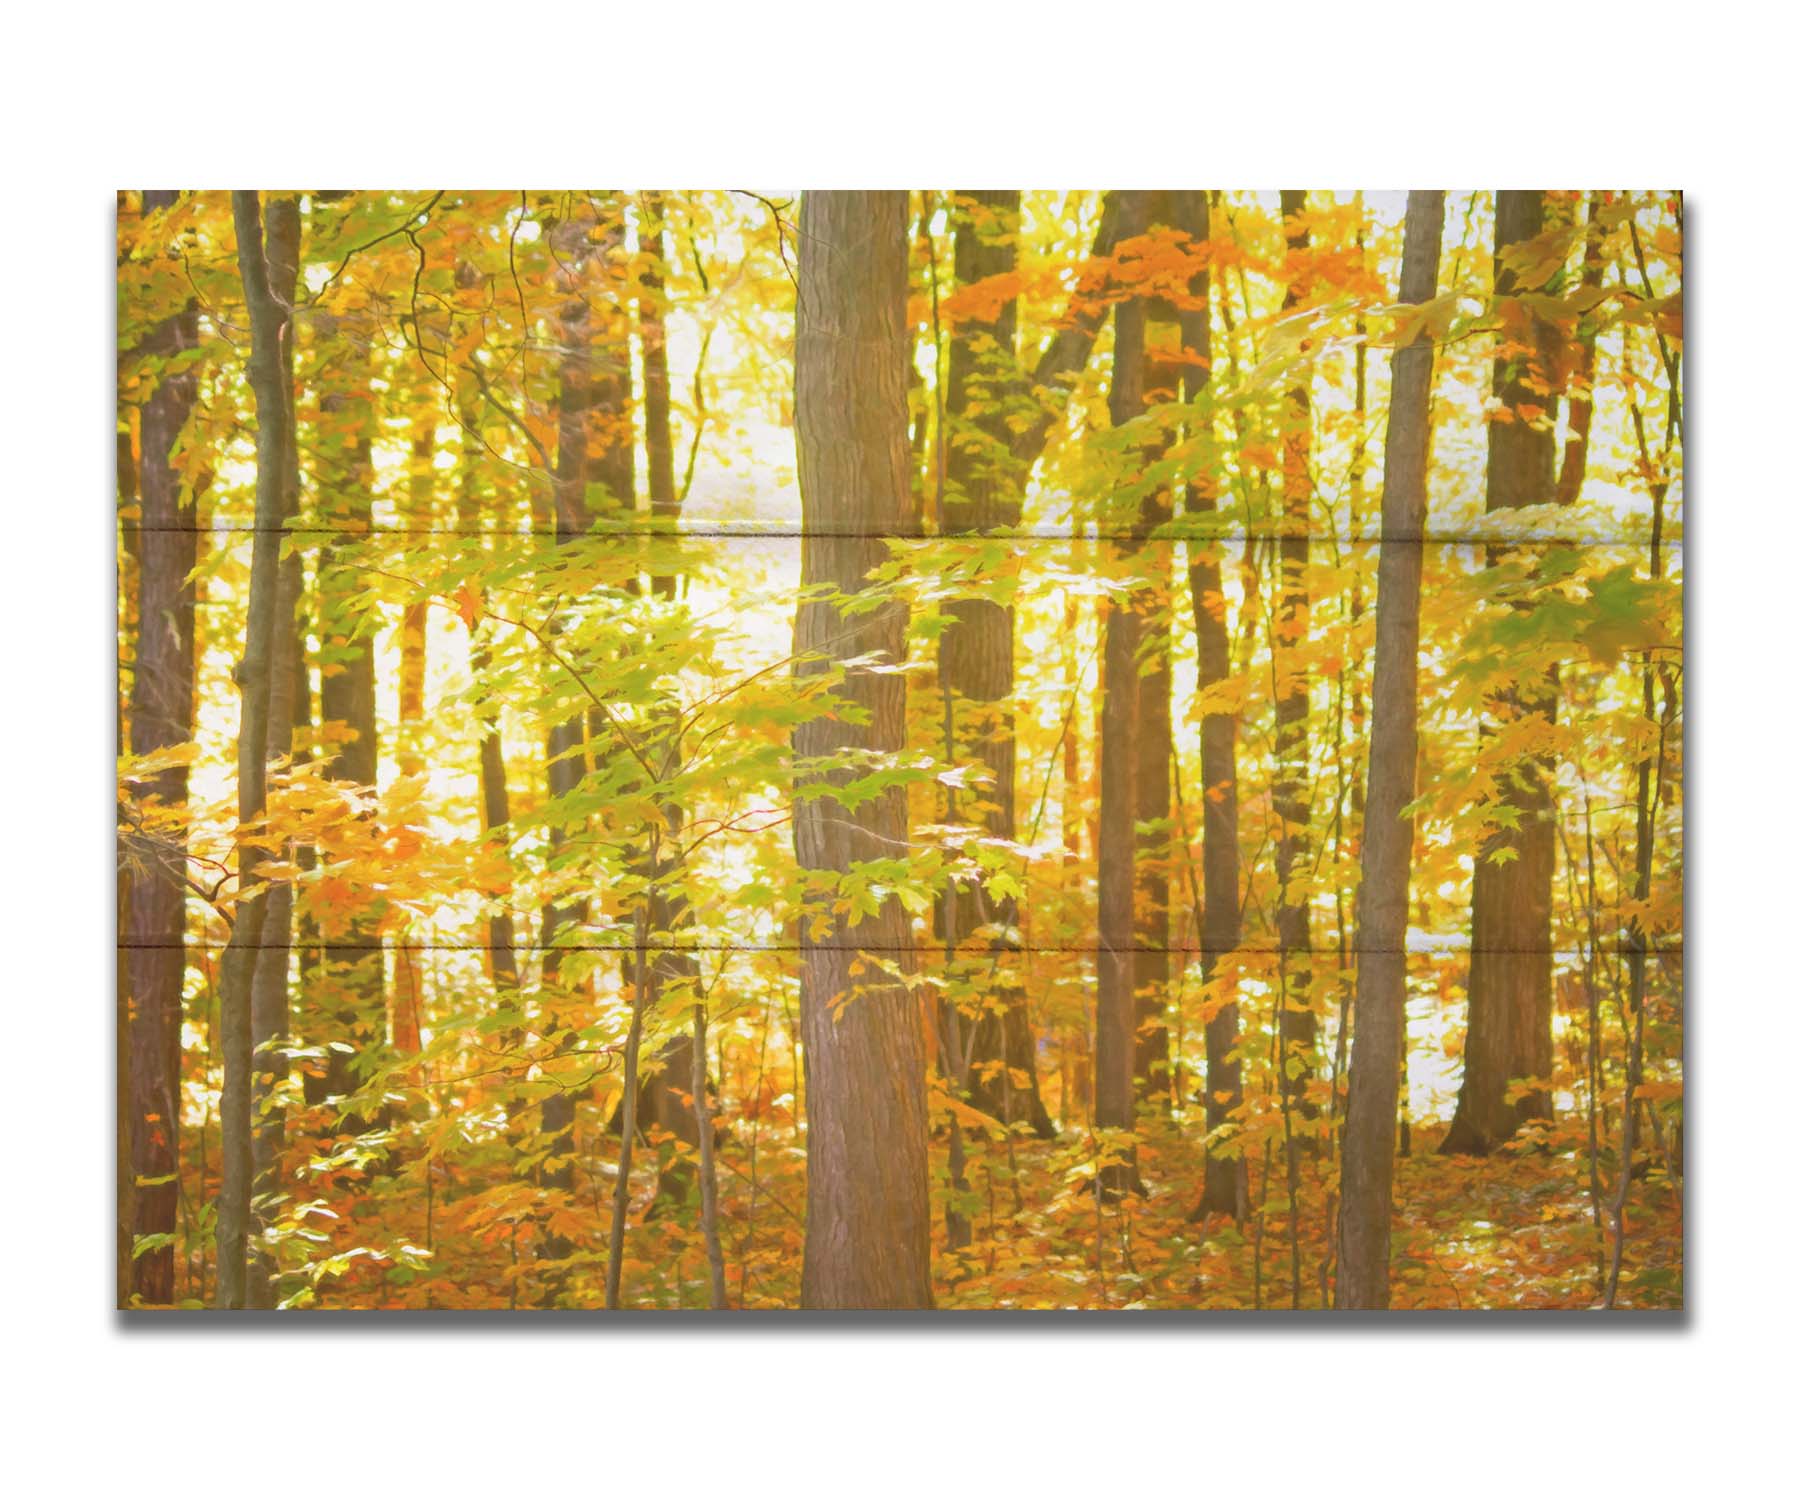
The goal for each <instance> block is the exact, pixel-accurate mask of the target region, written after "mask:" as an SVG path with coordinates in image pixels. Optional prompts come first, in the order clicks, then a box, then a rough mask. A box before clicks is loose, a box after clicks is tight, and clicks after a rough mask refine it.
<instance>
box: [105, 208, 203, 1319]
mask: <svg viewBox="0 0 1800 1500" xmlns="http://www.w3.org/2000/svg"><path fill="white" fill-rule="evenodd" d="M177 196H178V195H177V194H175V193H172V192H154V191H152V192H146V193H145V194H144V199H143V207H144V212H145V213H146V214H148V213H154V212H156V211H158V210H159V209H165V208H169V207H172V206H173V205H174V203H175V201H176V198H177ZM151 342H152V344H153V346H154V350H155V352H156V353H158V354H162V355H165V356H166V355H173V354H176V353H178V352H180V351H182V350H185V349H191V348H193V347H194V346H195V345H196V344H197V343H198V342H199V319H198V316H197V314H196V312H195V307H194V304H193V303H192V302H190V303H188V304H187V306H185V307H184V308H183V309H182V310H181V311H180V312H178V313H176V314H175V315H174V316H173V317H171V318H170V319H168V320H167V321H166V322H165V323H163V324H162V325H161V326H160V327H159V328H158V329H157V330H156V331H155V332H154V333H153V334H152V335H151ZM195 395H196V379H195V376H194V375H193V373H192V372H191V371H181V372H178V373H176V374H172V375H169V376H167V377H165V378H164V379H163V380H162V381H161V382H160V383H159V384H158V385H157V388H156V389H155V390H154V391H153V392H151V394H150V397H149V399H148V401H146V402H145V404H144V409H143V412H142V414H141V416H140V419H139V429H138V434H139V437H138V441H139V449H140V453H139V460H138V468H137V483H138V487H139V506H140V510H139V521H138V639H137V653H136V660H135V662H134V663H133V673H132V681H131V711H130V733H131V750H132V753H133V754H134V755H145V754H149V753H150V752H152V751H155V750H161V749H165V748H167V747H168V746H170V745H179V744H183V743H185V742H186V741H187V740H189V739H191V738H192V737H193V732H194V586H193V584H192V583H191V582H189V575H190V574H191V573H192V572H193V570H194V564H195V562H196V560H197V557H198V540H199V538H198V533H197V531H196V530H195V515H194V499H193V496H192V495H191V494H184V493H183V491H182V485H181V480H180V478H179V476H178V475H177V473H176V471H175V467H174V463H173V456H174V449H175V444H176V442H177V440H178V439H179V438H180V435H181V430H182V428H183V427H184V426H185V425H186V424H187V420H188V415H189V413H190V412H191V411H192V410H193V406H194V400H195ZM187 785H188V773H187V768H186V767H185V766H171V767H170V768H169V769H168V770H166V771H162V772H159V773H158V774H157V775H156V777H155V778H154V779H152V780H151V781H150V782H149V783H148V784H147V785H146V786H145V787H144V788H143V791H144V793H146V794H147V795H149V796H153V797H155V798H156V800H157V801H158V802H159V803H161V805H162V806H164V807H168V808H180V807H183V806H185V805H186V803H187ZM186 854H187V851H186V848H185V846H184V845H182V846H177V845H167V846H165V845H157V846H155V847H153V848H149V849H146V850H145V851H144V852H143V853H142V854H141V855H140V856H139V857H138V858H136V859H134V860H132V861H131V863H130V866H129V870H128V874H127V879H126V885H127V888H126V889H125V890H124V891H123V892H122V893H121V899H122V900H123V902H124V907H125V911H124V915H123V920H122V922H121V925H120V929H119V938H120V942H121V945H122V948H123V951H124V955H125V960H126V962H125V971H126V972H125V978H126V982H127V989H126V995H125V998H126V1002H127V1005H128V1016H129V1020H128V1032H127V1033H125V1034H122V1035H121V1037H120V1039H119V1045H120V1047H121V1048H122V1049H123V1050H125V1051H126V1052H127V1054H128V1058H129V1072H130V1090H129V1104H128V1108H127V1112H126V1118H127V1120H128V1123H129V1147H130V1150H129V1171H130V1174H131V1175H130V1179H129V1180H130V1182H131V1183H132V1184H135V1187H134V1190H133V1192H132V1195H131V1214H132V1217H131V1222H130V1224H129V1225H128V1226H127V1232H128V1233H129V1234H130V1235H131V1236H132V1237H133V1240H134V1241H135V1238H136V1237H138V1236H147V1235H163V1234H167V1235H172V1234H174V1233H175V1224H176V1212H177V1207H178V1202H177V1200H178V1197H179V1192H180V1189H179V1185H178V1183H177V1182H176V1180H175V1178H176V1173H177V1172H178V1171H179V1170H180V1165H181V1154H180V1123H181V1014H182V979H183V976H184V974H185V972H186V968H187V952H186V928H187V921H186V916H187V908H186V901H185V899H184V892H185V890H186V885H185V878H186V875H187V868H186ZM129 1253H130V1248H129V1246H128V1247H127V1254H129ZM130 1289H131V1291H133V1292H135V1293H136V1295H137V1296H138V1297H139V1298H140V1299H142V1300H143V1301H144V1302H148V1303H169V1302H173V1301H174V1299H175V1247H174V1245H173V1244H172V1243H171V1244H166V1245H162V1246H160V1247H158V1248H157V1249H154V1250H149V1251H146V1252H145V1253H144V1254H143V1255H140V1256H138V1257H137V1258H136V1259H135V1260H134V1261H132V1262H131V1276H130Z"/></svg>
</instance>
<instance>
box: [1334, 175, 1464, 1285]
mask: <svg viewBox="0 0 1800 1500" xmlns="http://www.w3.org/2000/svg"><path fill="white" fill-rule="evenodd" d="M1443 231H1444V195H1443V194H1442V193H1440V192H1414V193H1409V194H1408V195H1407V200H1406V241H1405V247H1404V250H1403V252H1402V257H1401V266H1400V300H1401V301H1402V302H1410V303H1414V304H1417V303H1422V302H1429V301H1430V300H1431V299H1432V298H1433V297H1434V296H1436V295H1437V275H1438V256H1439V251H1440V248H1441V243H1442V240H1443ZM1432 352H1433V351H1432V346H1431V343H1430V340H1429V339H1428V338H1426V337H1424V336H1423V335H1421V336H1420V337H1418V338H1416V339H1414V340H1413V342H1412V343H1410V344H1408V345H1407V346H1406V347H1405V348H1403V349H1399V350H1396V351H1395V354H1394V359H1393V393H1392V396H1391V399H1390V404H1389V407H1388V426H1387V449H1386V453H1385V455H1384V457H1383V461H1382V462H1383V472H1382V492H1381V532H1382V539H1381V559H1380V562H1379V564H1378V574H1377V578H1376V596H1375V685H1374V689H1373V693H1372V697H1373V702H1374V723H1373V726H1372V730H1371V741H1370V746H1369V790H1368V797H1367V801H1366V804H1365V805H1366V807H1367V809H1368V818H1367V822H1366V824H1365V826H1364V831H1363V850H1362V884H1361V889H1360V891H1359V893H1358V896H1357V903H1356V912H1357V927H1358V932H1357V996H1356V1037H1355V1042H1354V1048H1353V1051H1352V1053H1351V1061H1350V1097H1349V1104H1348V1106H1347V1110H1346V1114H1345V1119H1344V1159H1343V1195H1344V1206H1343V1211H1342V1213H1341V1215H1340V1217H1339V1221H1338V1273H1337V1287H1336V1294H1335V1297H1336V1305H1337V1306H1338V1307H1340V1308H1385V1307H1386V1306H1387V1305H1388V1232H1389V1224H1390V1221H1391V1219H1392V1216H1393V1187H1394V1130H1395V1123H1394V1110H1395V1105H1396V1103H1397V1101H1398V1099H1399V1093H1400V1053H1401V1038H1402V1036H1403V1034H1404V1028H1405V1010H1406V917H1407V910H1408V906H1409V888H1410V885H1411V880H1412V845H1413V825H1412V819H1411V817H1409V816H1408V815H1407V814H1406V813H1405V811H1404V809H1405V808H1406V807H1407V805H1408V804H1409V803H1411V801H1412V799H1413V779H1414V774H1415V770H1416V766H1417V762H1418V742H1419V689H1418V668H1419V582H1420V576H1421V572H1422V568H1423V561H1424V550H1425V543H1424V541H1423V534H1424V529H1425V476H1426V469H1427V466H1428V464H1429V461H1430V449H1431V430H1430V402H1431V365H1432Z"/></svg>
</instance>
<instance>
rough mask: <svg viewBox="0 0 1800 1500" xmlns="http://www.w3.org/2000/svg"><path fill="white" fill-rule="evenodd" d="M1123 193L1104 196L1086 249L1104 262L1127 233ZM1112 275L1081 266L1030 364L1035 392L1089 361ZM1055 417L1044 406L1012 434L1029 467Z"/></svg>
mask: <svg viewBox="0 0 1800 1500" xmlns="http://www.w3.org/2000/svg"><path fill="white" fill-rule="evenodd" d="M1121 196H1122V195H1121V194H1118V193H1109V194H1107V197H1106V202H1105V204H1104V205H1103V206H1102V208H1101V210H1100V223H1099V225H1098V226H1097V227H1096V228H1095V230H1094V246H1093V249H1092V250H1091V251H1089V252H1088V254H1089V259H1090V260H1091V261H1094V262H1104V261H1105V260H1106V258H1107V257H1108V256H1110V255H1111V254H1112V253H1113V250H1114V248H1115V247H1116V246H1117V244H1118V242H1119V241H1120V240H1121V239H1123V238H1125V237H1126V236H1125V234H1124V233H1123V232H1122V231H1121V230H1120V227H1119V223H1120V221H1119V200H1120V197H1121ZM1142 232H1143V231H1142V229H1141V228H1138V229H1133V230H1131V231H1130V233H1132V234H1141V233H1142ZM1108 280H1109V275H1108V272H1107V269H1106V267H1105V265H1104V264H1096V265H1091V266H1088V267H1086V268H1084V269H1083V271H1082V272H1081V275H1080V277H1079V279H1078V280H1077V282H1076V286H1075V297H1074V300H1073V302H1072V304H1071V306H1070V308H1069V312H1068V316H1067V317H1066V318H1065V319H1064V321H1063V326H1062V327H1061V328H1059V329H1057V331H1056V333H1055V335H1054V336H1053V337H1052V338H1051V340H1050V342H1049V343H1048V344H1046V345H1045V346H1044V350H1043V352H1042V353H1041V354H1040V355H1039V356H1038V359H1037V363H1036V364H1034V365H1033V366H1032V367H1031V389H1032V391H1033V392H1034V393H1039V395H1040V400H1041V393H1042V392H1045V391H1048V390H1052V389H1054V388H1055V387H1057V386H1060V385H1061V384H1062V383H1063V382H1064V381H1065V380H1067V379H1068V378H1069V377H1070V376H1071V375H1074V374H1076V373H1077V372H1078V371H1079V370H1081V368H1082V367H1083V366H1084V365H1086V364H1087V361H1088V354H1089V353H1090V352H1091V351H1092V349H1093V347H1094V340H1095V339H1096V338H1097V337H1098V336H1099V333H1100V325H1101V324H1102V323H1104V322H1105V321H1106V311H1107V303H1106V301H1105V299H1104V293H1105V290H1106V286H1107V282H1108ZM1055 417H1056V414H1055V413H1054V412H1052V411H1051V410H1050V409H1049V408H1048V407H1044V408H1041V409H1040V410H1039V411H1038V412H1037V414H1036V415H1035V416H1033V417H1032V419H1031V420H1030V421H1029V422H1028V423H1026V424H1025V426H1024V427H1023V428H1022V429H1021V430H1020V431H1019V432H1018V433H1017V434H1016V435H1015V436H1014V439H1013V452H1014V453H1015V454H1016V455H1017V456H1018V458H1019V460H1020V462H1021V463H1023V464H1024V466H1025V467H1026V468H1027V469H1029V468H1030V467H1031V465H1032V464H1034V463H1035V462H1037V458H1038V455H1039V454H1040V453H1042V452H1043V451H1044V444H1045V443H1046V442H1047V441H1048V440H1049V437H1050V428H1051V425H1052V424H1053V423H1054V421H1055Z"/></svg>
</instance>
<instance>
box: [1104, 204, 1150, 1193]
mask: <svg viewBox="0 0 1800 1500" xmlns="http://www.w3.org/2000/svg"><path fill="white" fill-rule="evenodd" d="M1148 198H1149V195H1148V194H1147V193H1141V192H1126V193H1120V194H1119V195H1118V199H1119V220H1120V226H1119V238H1120V239H1122V240H1123V239H1131V238H1133V237H1135V236H1137V235H1141V234H1143V233H1144V231H1145V229H1146V228H1147V227H1148V224H1149V202H1148ZM1144 313H1145V309H1144V300H1143V298H1141V297H1127V298H1125V299H1124V300H1122V301H1120V302H1119V303H1118V304H1117V306H1116V307H1115V309H1114V312H1113V373H1112V389H1111V391H1110V393H1109V395H1108V400H1107V404H1108V409H1109V412H1110V415H1111V418H1112V425H1113V426H1114V427H1122V426H1124V425H1125V424H1126V423H1127V422H1129V421H1131V420H1132V419H1133V418H1135V417H1137V416H1138V415H1140V414H1141V413H1142V411H1143V409H1144V321H1145V318H1144ZM1136 519H1137V518H1136V517H1132V518H1130V519H1129V520H1128V522H1127V523H1126V524H1127V525H1128V526H1130V527H1132V528H1133V529H1135V526H1136ZM1121 550H1125V551H1132V550H1135V548H1133V547H1132V546H1131V545H1130V544H1125V545H1124V547H1123V548H1122V549H1121ZM1142 640H1143V616H1142V614H1141V613H1140V611H1139V601H1138V600H1137V599H1136V598H1127V599H1115V600H1114V601H1113V602H1112V605H1111V607H1110V608H1109V609H1108V610H1107V613H1106V625H1105V645H1104V649H1103V665H1104V670H1105V674H1106V675H1105V682H1104V685H1103V688H1102V694H1101V703H1100V840H1099V848H1098V857H1099V885H1100V912H1099V929H1100V930H1099V949H1100V951H1099V955H1098V967H1099V984H1098V988H1097V993H1096V999H1095V1016H1094V1125H1095V1127H1096V1128H1097V1129H1100V1130H1130V1129H1131V1127H1132V1122H1133V1114H1134V1111H1133V1104H1134V1097H1133V1094H1134V1091H1133V1087H1132V1073H1133V1070H1134V1067H1135V1064H1136V1060H1137V1049H1136V1042H1135V1033H1136V1029H1137V1026H1136V1022H1137V1015H1136V1006H1135V1000H1134V992H1135V990H1136V979H1137V970H1136V951H1137V927H1136V919H1135V910H1134V907H1135V902H1134V895H1135V890H1134V887H1135V867H1136V832H1135V829H1136V823H1137V816H1138V799H1137V773H1138V758H1137V735H1138V732H1139V717H1138V712H1139V711H1138V695H1139V690H1140V688H1141V686H1142V683H1141V682H1140V679H1139V677H1138V652H1139V647H1140V645H1141V643H1142ZM1137 1180H1138V1178H1137V1167H1136V1153H1135V1151H1133V1152H1132V1153H1131V1159H1130V1160H1129V1161H1120V1162H1116V1163H1114V1164H1112V1165H1110V1166H1108V1167H1106V1168H1105V1169H1104V1170H1103V1172H1102V1174H1101V1187H1102V1189H1103V1190H1104V1191H1105V1192H1108V1193H1112V1194H1117V1193H1119V1192H1122V1191H1124V1190H1126V1189H1127V1188H1130V1187H1135V1186H1136V1185H1137Z"/></svg>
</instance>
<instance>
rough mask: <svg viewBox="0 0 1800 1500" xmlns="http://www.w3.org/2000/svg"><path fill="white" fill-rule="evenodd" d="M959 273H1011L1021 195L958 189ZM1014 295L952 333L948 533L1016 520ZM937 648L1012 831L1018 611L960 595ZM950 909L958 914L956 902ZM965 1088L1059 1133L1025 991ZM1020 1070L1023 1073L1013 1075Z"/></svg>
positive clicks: (997, 921)
mask: <svg viewBox="0 0 1800 1500" xmlns="http://www.w3.org/2000/svg"><path fill="white" fill-rule="evenodd" d="M956 199H957V201H958V203H959V204H960V205H961V206H960V208H959V210H958V212H957V214H956V280H957V284H958V285H959V286H965V287H966V286H970V285H972V284H974V283H976V282H979V281H984V280H986V279H988V278H989V277H995V276H1006V275H1010V274H1011V273H1012V271H1013V270H1014V268H1015V266H1016V264H1017V249H1016V238H1017V235H1018V229H1019V194H1018V192H1017V191H1011V190H998V191H986V192H964V193H959V194H957V195H956ZM1017 339H1018V300H1017V299H1016V298H1013V297H1008V298H1006V299H1005V300H1004V301H1003V302H1002V303H1001V304H1000V307H999V310H998V312H997V313H996V314H995V316H994V317H993V318H992V319H978V318H966V319H965V320H963V321H962V322H961V323H960V324H958V325H957V327H956V328H955V329H954V330H953V332H952V333H951V336H950V350H949V368H948V371H947V374H946V380H945V405H944V416H945V422H946V425H947V426H948V427H949V429H950V431H949V433H948V435H947V442H946V444H945V447H946V451H945V455H944V497H943V516H942V518H941V521H942V530H943V532H944V533H945V534H946V535H979V534H982V533H986V532H990V531H995V530H1005V529H1010V528H1013V527H1016V526H1017V525H1018V524H1019V516H1020V507H1021V502H1022V499H1023V491H1024V484H1025V477H1026V474H1027V473H1028V472H1029V464H1025V465H1021V463H1020V462H1019V455H1017V454H1015V453H1014V451H1013V448H1012V429H1011V427H1010V426H1009V424H1008V420H1007V418H1008V408H1009V406H1010V404H1011V399H1012V398H1013V397H1014V396H1015V395H1016V393H1017V388H1018V352H1017V347H1016V346H1017ZM950 611H951V622H950V624H949V626H948V627H947V628H946V629H945V631H944V634H943V636H942V638H941V639H940V641H939V644H938V679H939V684H940V687H941V690H942V691H943V692H945V693H947V694H948V695H949V696H950V721H951V722H952V723H953V724H954V725H955V734H956V739H957V741H958V744H957V745H955V746H954V747H946V749H947V751H949V752H951V753H954V754H955V755H956V756H957V758H958V759H959V760H960V759H962V758H963V756H965V755H967V756H970V757H972V758H973V759H974V760H975V761H976V762H977V763H978V764H979V765H981V766H982V767H984V768H985V770H986V771H987V773H988V775H989V776H990V777H991V778H992V781H993V784H992V786H991V787H990V788H984V789H983V790H982V791H981V792H980V793H979V800H980V803H981V807H980V811H979V821H980V824H981V826H982V827H983V828H985V830H986V832H987V833H989V834H990V835H992V836H993V837H995V838H999V839H1007V840H1011V839H1012V838H1013V837H1014V832H1015V828H1016V816H1017V815H1016V807H1015V795H1016V788H1015V786H1014V779H1015V778H1014V743H1015V741H1014V713H1013V708H1012V693H1013V611H1012V609H1011V607H1010V606H1009V605H1004V604H1000V603H998V602H996V601H994V600H991V599H959V600H957V601H955V602H954V603H953V604H952V605H951V607H950ZM952 904H954V906H955V911H954V912H952V911H951V910H950V909H949V908H950V907H951V906H952ZM938 905H939V909H938V913H937V926H938V933H939V935H940V936H944V935H946V934H948V933H950V932H954V933H955V934H956V937H957V939H958V940H959V941H968V940H970V939H971V938H974V937H975V936H976V934H977V933H978V932H981V930H982V929H984V928H985V929H987V932H986V933H985V934H984V935H983V936H982V937H981V938H980V939H979V940H978V947H979V946H980V944H981V943H994V944H1001V945H1006V944H1007V943H1009V942H1010V940H1011V938H1010V935H1011V934H1013V933H1016V931H1017V929H1018V922H1019V910H1018V902H1017V901H1016V900H1015V899H1014V898H1013V897H1011V896H1005V897H999V898H995V897H992V896H990V895H989V894H988V893H987V892H985V891H984V890H981V889H980V888H979V887H973V886H970V887H958V888H957V889H955V890H954V891H951V892H946V893H945V895H944V896H943V898H942V899H941V900H940V901H939V904H938ZM964 1024H965V1025H966V1026H968V1027H970V1028H971V1030H970V1033H969V1035H968V1036H967V1038H966V1046H965V1052H966V1058H967V1069H966V1071H967V1074H968V1076H967V1079H966V1094H967V1097H968V1099H969V1101H970V1102H971V1103H972V1104H973V1105H974V1106H975V1107H976V1108H977V1109H979V1110H981V1111H983V1112H984V1113H986V1114H990V1115H993V1116H994V1117H995V1118H997V1119H1000V1120H1004V1121H1006V1122H1007V1123H1008V1124H1009V1125H1010V1124H1012V1123H1014V1122H1018V1123H1022V1124H1026V1125H1029V1126H1030V1127H1031V1129H1032V1130H1034V1131H1035V1132H1037V1134H1039V1135H1040V1136H1043V1137H1045V1138H1046V1139H1047V1138H1049V1137H1051V1136H1053V1135H1054V1134H1055V1133H1056V1127H1055V1125H1054V1123H1053V1122H1052V1121H1051V1119H1050V1113H1049V1111H1048V1110H1046V1109H1045V1108H1044V1105H1043V1101H1042V1099H1041V1097H1040V1095H1039V1091H1038V1079H1037V1053H1036V1046H1035V1042H1034V1038H1033V1036H1032V1030H1031V1019H1030V1012H1029V1010H1028V1008H1027V1003H1026V997H1025V995H1024V993H1023V991H1021V990H1020V989H1018V988H1017V987H1016V986H1015V985H1012V984H1010V983H1008V984H1003V985H1002V986H1001V987H1000V989H999V991H998V993H996V994H994V995H992V996H989V997H985V998H984V1002H983V1009H982V1012H981V1014H980V1015H979V1016H978V1017H973V1018H964ZM1015 1075H1016V1076H1015Z"/></svg>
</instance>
